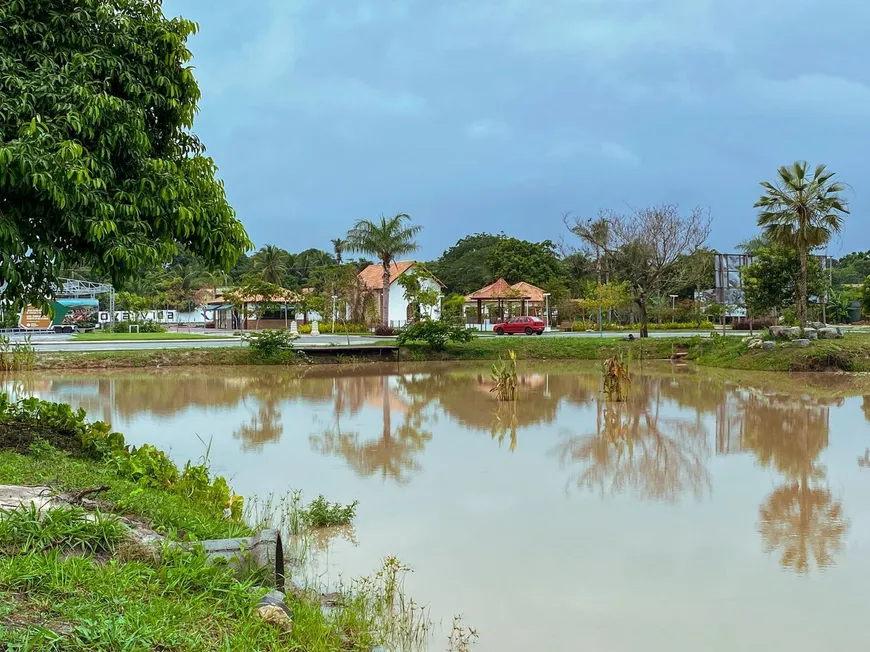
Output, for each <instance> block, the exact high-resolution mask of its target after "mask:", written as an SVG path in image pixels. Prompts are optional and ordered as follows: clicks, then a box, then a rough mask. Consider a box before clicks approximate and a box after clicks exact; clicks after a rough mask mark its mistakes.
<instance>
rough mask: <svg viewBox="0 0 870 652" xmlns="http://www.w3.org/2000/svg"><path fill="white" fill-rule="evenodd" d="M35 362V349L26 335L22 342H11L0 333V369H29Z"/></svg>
mask: <svg viewBox="0 0 870 652" xmlns="http://www.w3.org/2000/svg"><path fill="white" fill-rule="evenodd" d="M35 363H36V349H35V348H34V347H33V343H32V342H31V340H30V336H29V335H27V336H26V337H25V338H24V341H23V342H12V341H11V340H10V339H9V338H8V337H6V336H5V335H0V371H30V370H31V369H33V366H34V364H35Z"/></svg>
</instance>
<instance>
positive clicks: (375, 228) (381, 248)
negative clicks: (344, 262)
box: [347, 213, 422, 326]
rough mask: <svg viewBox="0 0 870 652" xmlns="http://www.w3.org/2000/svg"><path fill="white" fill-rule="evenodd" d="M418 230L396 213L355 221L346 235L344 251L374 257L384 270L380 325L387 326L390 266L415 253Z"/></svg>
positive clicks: (409, 220) (418, 228) (417, 227)
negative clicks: (401, 257)
mask: <svg viewBox="0 0 870 652" xmlns="http://www.w3.org/2000/svg"><path fill="white" fill-rule="evenodd" d="M421 229H422V227H420V226H419V225H416V224H411V216H410V215H406V214H405V213H399V214H398V215H396V216H395V217H391V218H389V219H388V218H386V217H384V216H383V215H382V216H381V217H380V219H377V220H374V221H372V220H359V221H357V223H356V224H355V225H354V227H353V228H352V229H351V230H350V231H349V232H348V234H347V249H348V250H349V251H358V252H361V253H364V254H371V255H372V256H377V258H378V260H379V261H380V263H381V265H383V267H384V275H383V284H384V287H383V289H382V290H381V322H382V323H383V325H384V326H389V323H390V265H392V264H393V263H394V262H396V260H397V258H398V257H399V256H404V255H406V254H410V253H412V252H414V251H417V241H416V238H417V235H418V234H419V233H420V231H421Z"/></svg>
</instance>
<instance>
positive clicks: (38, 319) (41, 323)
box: [18, 306, 51, 329]
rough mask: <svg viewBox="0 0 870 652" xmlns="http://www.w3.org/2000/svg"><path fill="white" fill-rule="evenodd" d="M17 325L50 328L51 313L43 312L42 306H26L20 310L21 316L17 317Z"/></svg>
mask: <svg viewBox="0 0 870 652" xmlns="http://www.w3.org/2000/svg"><path fill="white" fill-rule="evenodd" d="M18 325H19V326H21V328H34V329H45V328H51V315H47V314H45V312H44V311H43V310H42V308H37V307H36V306H27V307H26V308H25V309H24V310H22V311H21V317H20V318H19V319H18Z"/></svg>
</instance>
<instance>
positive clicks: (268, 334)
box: [242, 328, 299, 358]
mask: <svg viewBox="0 0 870 652" xmlns="http://www.w3.org/2000/svg"><path fill="white" fill-rule="evenodd" d="M297 337H299V336H298V335H296V334H294V333H291V332H290V331H289V330H287V329H286V328H279V329H277V330H268V329H267V330H264V331H261V332H259V333H244V334H243V335H242V338H243V339H245V340H246V341H247V342H248V346H250V347H251V351H252V352H253V353H254V354H256V355H258V356H261V357H263V358H272V357H275V356H278V355H280V354H281V353H284V352H285V351H292V350H293V340H295V339H296V338H297Z"/></svg>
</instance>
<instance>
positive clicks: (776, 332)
mask: <svg viewBox="0 0 870 652" xmlns="http://www.w3.org/2000/svg"><path fill="white" fill-rule="evenodd" d="M785 329H786V327H785V326H770V327H769V328H768V329H767V330H768V331H769V332H770V336H771V337H777V338H779V337H785Z"/></svg>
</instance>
